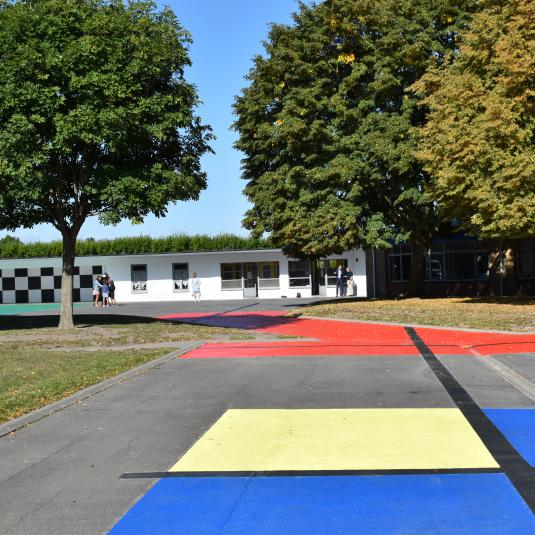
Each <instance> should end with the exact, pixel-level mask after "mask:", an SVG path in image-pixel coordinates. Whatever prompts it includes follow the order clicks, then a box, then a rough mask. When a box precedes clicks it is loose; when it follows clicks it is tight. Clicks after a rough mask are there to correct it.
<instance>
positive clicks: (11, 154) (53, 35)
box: [0, 0, 211, 325]
mask: <svg viewBox="0 0 535 535" xmlns="http://www.w3.org/2000/svg"><path fill="white" fill-rule="evenodd" d="M189 43H190V36H189V34H188V33H187V31H186V30H185V29H184V28H183V27H182V26H181V25H180V23H179V21H178V20H177V18H176V17H175V15H174V13H173V12H172V11H171V10H170V9H169V8H164V9H163V10H161V11H157V10H156V4H155V3H154V2H152V1H146V0H135V1H129V2H128V3H126V4H125V3H123V2H122V1H121V0H111V1H106V0H35V1H32V2H27V1H23V0H17V1H8V2H3V3H2V4H0V57H1V58H2V61H1V62H0V228H4V229H11V230H14V229H16V228H18V227H31V226H33V225H35V224H38V223H51V224H52V225H54V227H56V228H57V229H58V230H59V231H60V232H61V234H62V237H63V243H64V255H63V256H64V279H63V283H64V285H67V286H68V285H69V279H70V281H71V282H70V285H71V286H72V270H73V265H74V244H75V241H76V237H77V235H78V232H79V230H80V227H81V226H82V225H83V223H84V221H85V220H86V218H87V217H89V216H92V215H98V216H99V217H100V219H101V221H102V222H104V223H117V222H119V221H120V220H121V219H123V218H129V219H131V220H134V221H140V220H142V219H143V218H144V217H145V216H146V215H148V214H155V215H156V216H163V215H164V214H165V213H166V209H167V205H168V204H169V203H170V202H174V201H178V200H186V199H196V198H197V197H198V195H199V193H200V191H201V190H202V189H204V188H205V187H206V176H205V173H204V172H203V171H202V170H201V166H200V157H201V156H202V155H203V154H204V153H206V152H207V151H209V150H210V148H209V145H208V142H209V140H210V138H211V133H210V132H211V131H210V128H209V127H207V126H205V125H203V124H201V121H200V119H199V117H198V116H196V114H195V107H196V105H197V104H198V97H197V91H196V88H195V87H194V86H193V85H192V84H190V83H188V82H187V81H186V79H185V77H184V68H185V67H186V66H187V65H189V64H190V60H189V57H188V48H187V47H188V45H189ZM62 288H63V289H64V291H63V292H62V303H63V304H65V307H64V306H62V318H63V316H64V315H65V316H66V315H68V314H69V306H70V314H71V320H70V325H72V301H69V299H70V296H69V295H68V294H70V291H69V288H67V287H62ZM62 321H63V320H62ZM67 323H69V322H67Z"/></svg>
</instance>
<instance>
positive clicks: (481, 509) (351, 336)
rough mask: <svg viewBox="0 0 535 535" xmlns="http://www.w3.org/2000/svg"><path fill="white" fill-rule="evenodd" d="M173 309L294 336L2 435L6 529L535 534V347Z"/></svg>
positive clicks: (249, 306)
mask: <svg viewBox="0 0 535 535" xmlns="http://www.w3.org/2000/svg"><path fill="white" fill-rule="evenodd" d="M279 303H280V301H279ZM172 308H173V307H171V306H166V307H164V308H160V309H159V311H158V310H156V308H154V309H153V308H151V309H150V314H152V315H154V316H158V317H161V318H162V319H167V320H172V321H181V322H186V323H202V324H208V325H217V326H229V327H240V328H244V329H248V330H251V331H260V332H263V333H271V334H274V335H279V336H281V335H282V336H285V337H287V338H284V339H281V340H279V341H275V342H255V341H246V342H233V343H219V344H214V343H212V344H204V345H201V346H198V347H195V348H191V349H190V350H189V351H187V352H185V353H183V354H182V355H180V356H179V357H178V358H167V359H164V360H163V361H162V362H160V363H159V365H158V366H157V367H154V368H151V369H149V370H145V371H144V372H143V373H141V374H139V375H137V376H134V377H131V378H130V379H127V380H124V381H122V382H120V383H118V384H115V385H113V386H110V387H108V388H106V389H105V390H102V391H100V392H98V391H97V392H95V393H94V395H92V396H91V397H89V398H87V399H85V400H84V401H83V402H80V403H76V404H73V405H69V406H67V407H65V408H63V409H61V410H58V411H57V412H55V413H54V414H53V415H51V416H48V417H46V418H44V419H42V420H40V421H38V422H35V423H34V424H32V425H31V426H29V427H25V428H22V429H20V430H18V431H16V432H15V433H14V434H11V435H6V436H4V437H2V438H1V439H0V484H1V488H2V493H1V495H0V510H2V515H1V516H0V531H3V532H9V533H102V532H108V531H109V530H110V529H111V533H112V534H114V535H116V534H132V533H146V534H160V533H181V534H182V533H188V534H190V533H191V534H205V533H206V534H215V533H224V534H234V533H235V534H245V533H247V534H256V533H266V534H267V533H270V534H283V533H284V534H294V533H295V534H311V533H314V534H315V533H318V534H320V533H321V534H331V533H351V534H354V533H358V534H361V533H362V534H372V533H373V534H376V533H377V534H418V535H420V534H452V535H453V534H470V535H473V534H496V535H498V534H500V535H502V534H522V535H524V534H531V533H534V534H535V514H534V511H535V468H534V467H535V385H534V382H535V335H515V334H503V333H481V332H474V331H457V330H453V329H429V328H412V327H402V326H393V325H378V324H371V323H359V322H348V321H333V320H321V319H309V318H289V317H286V316H285V315H284V314H285V311H284V310H280V307H279V309H277V308H276V307H275V306H272V307H269V306H266V304H265V303H264V304H263V305H257V304H256V302H252V303H243V302H242V303H241V304H240V305H239V307H238V306H232V305H230V304H226V305H225V306H222V305H221V304H220V303H211V304H206V303H204V304H202V308H201V307H197V308H195V307H192V306H190V307H189V308H187V309H186V310H184V309H182V310H176V308H177V307H176V305H175V307H174V308H175V310H174V311H173V310H172ZM181 308H182V307H181ZM270 308H271V310H270ZM121 312H122V313H124V311H121ZM43 313H45V312H43ZM130 313H133V312H132V311H130ZM135 313H136V314H143V313H145V314H149V310H148V309H146V310H145V311H144V312H142V311H141V310H137V311H135Z"/></svg>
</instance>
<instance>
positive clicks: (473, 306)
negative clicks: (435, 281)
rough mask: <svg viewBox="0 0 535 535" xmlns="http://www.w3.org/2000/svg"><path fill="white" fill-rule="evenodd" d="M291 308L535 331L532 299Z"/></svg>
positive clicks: (330, 315) (302, 311)
mask: <svg viewBox="0 0 535 535" xmlns="http://www.w3.org/2000/svg"><path fill="white" fill-rule="evenodd" d="M294 312H296V313H299V314H303V315H306V316H323V317H328V318H345V319H352V320H365V321H379V322H386V323H402V324H416V325H438V326H444V327H462V328H470V329H488V330H500V331H517V332H535V299H522V300H521V299H511V298H468V297H452V298H444V299H400V300H394V299H384V300H382V299H373V300H372V299H369V300H351V301H349V300H348V301H347V302H344V301H337V302H333V303H323V304H318V305H313V306H310V307H306V308H303V309H299V310H295V311H294Z"/></svg>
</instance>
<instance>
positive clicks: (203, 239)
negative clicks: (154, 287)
mask: <svg viewBox="0 0 535 535" xmlns="http://www.w3.org/2000/svg"><path fill="white" fill-rule="evenodd" d="M272 247H273V245H272V244H271V243H270V242H269V240H256V239H253V238H243V237H241V236H235V235H233V234H219V235H217V236H208V235H205V234H197V235H194V236H188V235H186V234H176V235H173V236H167V237H165V238H151V237H150V236H136V237H131V238H115V239H113V240H94V239H92V238H89V239H87V240H80V241H78V242H77V244H76V256H99V255H102V256H107V255H126V254H150V253H185V252H200V251H231V250H243V249H269V248H272ZM61 252H62V244H61V241H53V242H47V243H42V242H35V243H22V242H20V241H19V240H9V239H8V240H5V239H4V240H0V258H36V257H58V256H61Z"/></svg>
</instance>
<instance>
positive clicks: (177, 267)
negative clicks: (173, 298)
mask: <svg viewBox="0 0 535 535" xmlns="http://www.w3.org/2000/svg"><path fill="white" fill-rule="evenodd" d="M188 282H189V268H188V264H173V291H175V292H185V291H187V289H188Z"/></svg>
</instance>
